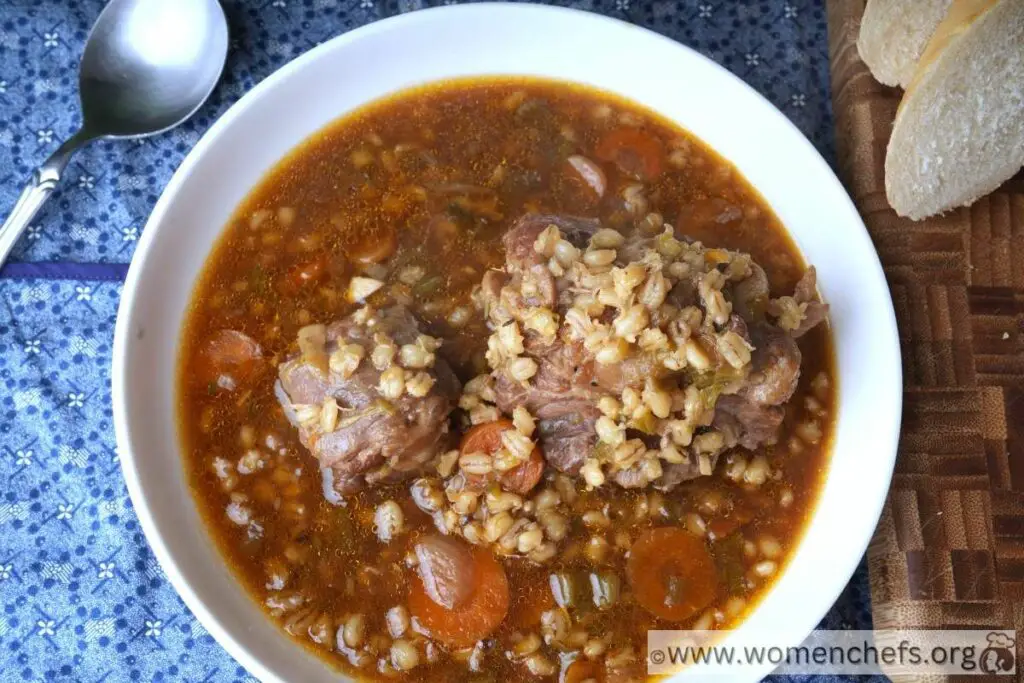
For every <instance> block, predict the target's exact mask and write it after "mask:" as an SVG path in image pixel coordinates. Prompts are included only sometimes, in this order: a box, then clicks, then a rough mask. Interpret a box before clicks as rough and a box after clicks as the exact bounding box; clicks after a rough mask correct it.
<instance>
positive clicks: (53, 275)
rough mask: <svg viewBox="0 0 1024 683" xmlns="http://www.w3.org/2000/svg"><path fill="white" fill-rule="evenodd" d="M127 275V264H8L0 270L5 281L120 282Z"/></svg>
mask: <svg viewBox="0 0 1024 683" xmlns="http://www.w3.org/2000/svg"><path fill="white" fill-rule="evenodd" d="M127 274H128V264H127V263H65V262H59V261H58V262H46V263H8V264H6V265H5V266H4V267H3V268H0V279H7V280H31V279H38V280H107V281H111V282H121V281H122V280H124V278H125V275H127Z"/></svg>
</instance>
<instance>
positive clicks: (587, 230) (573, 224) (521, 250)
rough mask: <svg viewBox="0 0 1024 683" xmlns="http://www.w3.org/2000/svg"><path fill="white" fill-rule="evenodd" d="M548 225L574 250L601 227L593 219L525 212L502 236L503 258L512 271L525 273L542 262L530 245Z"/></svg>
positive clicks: (582, 245)
mask: <svg viewBox="0 0 1024 683" xmlns="http://www.w3.org/2000/svg"><path fill="white" fill-rule="evenodd" d="M549 225H554V226H556V227H557V228H558V229H559V230H560V231H561V233H562V236H563V237H565V239H567V240H569V241H570V242H572V243H573V244H574V245H576V246H577V247H584V246H586V244H587V240H588V239H590V236H591V235H593V234H594V233H595V232H597V231H598V230H600V229H601V224H600V223H599V222H598V221H597V220H596V219H593V218H581V217H579V216H558V215H554V214H540V213H528V214H526V215H525V216H523V217H522V218H520V219H519V220H518V221H516V222H515V224H514V225H513V226H512V227H511V228H509V230H508V232H506V233H505V238H504V244H505V258H506V260H507V261H508V265H509V266H510V268H511V269H512V270H527V269H529V268H530V266H534V265H537V264H541V263H544V261H545V259H544V257H543V256H541V255H540V254H538V253H537V252H536V251H535V250H534V248H533V244H534V242H536V241H537V237H539V236H540V234H541V233H542V232H544V230H545V229H546V228H547V227H548V226H549Z"/></svg>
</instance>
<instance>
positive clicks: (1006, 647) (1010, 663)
mask: <svg viewBox="0 0 1024 683" xmlns="http://www.w3.org/2000/svg"><path fill="white" fill-rule="evenodd" d="M985 639H986V640H987V641H988V647H986V648H985V649H984V650H982V652H981V656H980V657H979V659H978V668H979V669H981V670H982V671H983V672H984V673H987V674H1006V673H1010V672H1011V671H1013V669H1014V664H1015V663H1016V662H1015V660H1016V657H1015V652H1014V645H1015V644H1016V643H1015V641H1014V639H1013V638H1011V637H1010V636H1009V635H1007V634H1006V633H1002V632H999V631H992V632H991V633H989V634H988V635H987V636H985Z"/></svg>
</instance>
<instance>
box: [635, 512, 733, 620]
mask: <svg viewBox="0 0 1024 683" xmlns="http://www.w3.org/2000/svg"><path fill="white" fill-rule="evenodd" d="M626 576H627V577H628V579H629V583H630V585H631V586H632V587H633V595H634V596H635V597H636V601H637V602H639V603H640V605H641V606H643V608H644V609H646V610H647V611H648V612H650V613H651V614H653V615H654V616H656V617H659V618H661V619H667V620H669V621H683V620H684V619H689V618H690V617H692V616H693V615H695V614H696V613H697V612H699V611H700V610H702V609H704V608H705V607H707V606H708V605H709V604H711V603H712V602H714V600H715V598H716V597H717V596H718V576H717V574H716V573H715V562H714V560H713V559H712V557H711V553H709V552H708V550H707V548H706V547H705V545H704V541H703V539H701V538H699V537H698V536H695V535H693V534H691V533H689V532H688V531H684V530H682V529H677V528H672V527H660V528H657V529H651V530H650V531H647V532H645V533H644V534H643V535H642V536H640V538H638V539H637V540H636V542H635V543H633V546H632V547H631V548H630V551H629V561H628V562H627V563H626Z"/></svg>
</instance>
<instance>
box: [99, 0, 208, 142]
mask: <svg viewBox="0 0 1024 683" xmlns="http://www.w3.org/2000/svg"><path fill="white" fill-rule="evenodd" d="M227 48H228V32H227V24H226V22H225V20H224V14H223V12H222V11H221V9H220V5H219V4H218V3H217V2H216V0H185V1H182V0H113V2H111V3H110V4H109V5H107V7H106V8H105V9H104V10H103V12H102V13H101V14H100V16H99V19H97V21H96V25H95V26H94V27H93V30H92V33H91V34H90V36H89V40H88V42H87V44H86V46H85V54H83V55H82V63H81V67H80V69H79V93H80V97H81V101H82V114H83V119H84V121H85V124H84V126H83V127H84V128H86V129H87V130H89V131H91V132H93V133H95V134H96V135H97V136H105V137H135V136H140V135H153V134H155V133H159V132H161V131H165V130H167V129H169V128H173V127H174V126H176V125H178V124H179V123H181V122H183V121H185V120H186V119H188V118H189V117H190V116H192V114H194V113H195V111H196V109H198V108H199V106H200V105H202V103H203V102H205V101H206V99H207V97H209V95H210V92H211V91H212V90H213V87H214V85H215V84H216V83H217V81H218V80H219V78H220V74H221V70H222V69H223V66H224V60H225V57H226V55H227Z"/></svg>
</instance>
